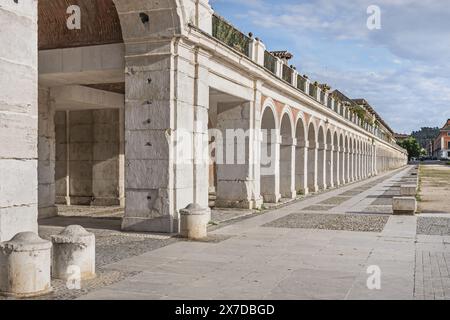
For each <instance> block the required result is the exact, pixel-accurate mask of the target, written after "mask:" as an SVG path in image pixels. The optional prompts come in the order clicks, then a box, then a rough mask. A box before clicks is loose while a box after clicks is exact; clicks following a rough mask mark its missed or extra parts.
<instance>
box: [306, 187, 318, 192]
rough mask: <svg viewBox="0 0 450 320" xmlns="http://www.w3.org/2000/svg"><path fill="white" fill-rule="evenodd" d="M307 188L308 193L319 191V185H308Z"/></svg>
mask: <svg viewBox="0 0 450 320" xmlns="http://www.w3.org/2000/svg"><path fill="white" fill-rule="evenodd" d="M308 189H309V192H310V193H315V192H318V191H319V186H317V185H316V186H309V187H308Z"/></svg>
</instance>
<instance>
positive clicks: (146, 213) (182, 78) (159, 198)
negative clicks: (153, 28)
mask: <svg viewBox="0 0 450 320" xmlns="http://www.w3.org/2000/svg"><path fill="white" fill-rule="evenodd" d="M138 48H139V50H142V51H141V54H139V52H135V53H134V54H133V55H130V56H129V57H128V56H127V57H126V73H125V82H126V88H127V90H126V94H125V96H126V97H125V140H126V145H125V161H126V167H125V171H126V173H125V177H126V181H125V190H126V208H125V217H124V219H123V222H122V227H123V229H125V230H132V231H148V232H152V231H153V232H178V217H177V216H176V215H175V212H176V205H175V198H174V193H175V183H174V179H175V176H176V177H179V179H181V177H184V179H185V180H186V181H190V182H188V183H187V185H186V187H185V188H183V190H181V186H180V185H181V183H178V186H177V187H178V190H177V191H179V193H180V197H183V196H184V197H185V198H186V199H185V200H184V201H183V199H178V198H177V200H179V201H180V203H182V205H184V206H187V204H189V203H191V202H192V199H193V192H194V191H193V186H192V181H193V180H194V179H193V166H192V160H191V164H190V165H189V164H187V165H185V166H184V167H181V166H178V165H177V166H175V165H174V139H175V138H174V135H175V132H174V130H175V129H176V128H177V127H178V126H181V124H180V121H182V119H184V121H185V122H186V126H190V127H191V130H190V131H189V128H187V129H186V132H191V133H192V126H193V123H194V121H193V120H194V119H193V116H194V110H193V92H194V90H193V89H194V88H193V87H194V79H193V75H194V72H193V69H194V66H193V64H191V63H189V62H188V61H184V60H181V58H175V57H174V55H173V52H172V43H171V42H170V41H169V42H161V43H147V44H145V48H144V45H142V46H140V47H138ZM179 59H180V60H181V62H180V65H179V66H177V67H176V66H174V65H173V64H174V63H175V64H177V62H179ZM174 61H176V62H174ZM191 61H192V60H191ZM181 64H183V66H181ZM185 65H186V67H187V68H188V70H186V73H184V72H181V71H180V70H179V69H177V70H178V71H177V72H176V73H175V74H174V75H171V72H170V70H171V69H176V68H181V69H182V70H185V69H186V67H185ZM174 78H177V80H178V81H179V82H178V83H179V84H180V83H183V85H184V86H185V87H186V89H184V90H181V91H180V88H179V87H176V89H175V90H171V88H174V86H175V85H174V83H173V81H174V80H173V79H174ZM189 89H190V90H189ZM174 91H176V93H177V95H178V96H177V99H175V96H174V94H175V93H174ZM184 99H190V100H188V101H184ZM175 122H176V124H175ZM183 129H184V127H183ZM186 140H187V139H186ZM184 143H185V144H186V143H189V141H184ZM191 145H192V143H191ZM191 159H192V158H191ZM175 170H176V171H175ZM174 175H175V176H174ZM182 205H181V207H182Z"/></svg>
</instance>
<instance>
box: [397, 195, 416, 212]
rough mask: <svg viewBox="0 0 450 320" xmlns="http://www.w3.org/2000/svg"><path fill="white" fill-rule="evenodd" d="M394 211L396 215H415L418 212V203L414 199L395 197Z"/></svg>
mask: <svg viewBox="0 0 450 320" xmlns="http://www.w3.org/2000/svg"><path fill="white" fill-rule="evenodd" d="M392 211H393V212H394V214H396V215H397V214H398V215H400V214H408V215H414V214H415V213H416V211H417V201H416V198H414V197H394V198H393V199H392Z"/></svg>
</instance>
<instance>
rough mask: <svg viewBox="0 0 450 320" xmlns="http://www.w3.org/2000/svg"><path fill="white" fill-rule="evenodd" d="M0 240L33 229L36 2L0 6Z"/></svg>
mask: <svg viewBox="0 0 450 320" xmlns="http://www.w3.org/2000/svg"><path fill="white" fill-rule="evenodd" d="M0 21H1V22H0V25H1V27H0V28H1V29H2V31H1V32H0V75H1V76H0V88H1V89H0V91H1V94H0V146H1V148H0V241H6V240H10V239H11V238H12V237H13V236H14V235H16V234H17V233H20V232H25V231H32V232H35V233H36V232H37V216H38V169H37V168H38V150H37V145H38V84H37V81H38V68H37V1H35V0H34V1H32V0H29V1H17V2H16V1H2V4H1V6H0Z"/></svg>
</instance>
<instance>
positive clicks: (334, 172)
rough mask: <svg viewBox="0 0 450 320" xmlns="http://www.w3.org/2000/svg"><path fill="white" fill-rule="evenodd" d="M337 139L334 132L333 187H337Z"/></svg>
mask: <svg viewBox="0 0 450 320" xmlns="http://www.w3.org/2000/svg"><path fill="white" fill-rule="evenodd" d="M339 157H340V156H339V137H338V134H337V132H334V136H333V184H334V186H335V187H339V185H340V181H339V173H340V171H339Z"/></svg>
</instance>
